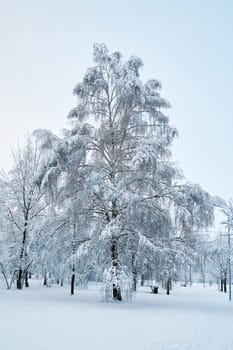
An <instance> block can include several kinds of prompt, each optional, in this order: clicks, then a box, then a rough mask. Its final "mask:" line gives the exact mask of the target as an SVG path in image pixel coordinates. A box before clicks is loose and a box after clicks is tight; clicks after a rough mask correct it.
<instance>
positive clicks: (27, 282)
mask: <svg viewBox="0 0 233 350" xmlns="http://www.w3.org/2000/svg"><path fill="white" fill-rule="evenodd" d="M28 275H29V273H28V271H26V273H25V287H27V288H28V287H29V281H28Z"/></svg>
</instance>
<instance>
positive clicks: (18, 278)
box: [16, 268, 23, 289]
mask: <svg viewBox="0 0 233 350" xmlns="http://www.w3.org/2000/svg"><path fill="white" fill-rule="evenodd" d="M22 279H23V270H22V268H19V269H18V276H17V282H16V287H17V289H22V287H23V286H22Z"/></svg>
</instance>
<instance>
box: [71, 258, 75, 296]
mask: <svg viewBox="0 0 233 350" xmlns="http://www.w3.org/2000/svg"><path fill="white" fill-rule="evenodd" d="M74 284H75V268H74V265H73V267H72V276H71V284H70V294H71V295H74Z"/></svg>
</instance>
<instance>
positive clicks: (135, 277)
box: [132, 253, 137, 292]
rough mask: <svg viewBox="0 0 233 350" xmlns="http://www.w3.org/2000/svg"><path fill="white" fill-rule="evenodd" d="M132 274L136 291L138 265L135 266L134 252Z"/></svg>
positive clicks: (133, 287) (133, 255)
mask: <svg viewBox="0 0 233 350" xmlns="http://www.w3.org/2000/svg"><path fill="white" fill-rule="evenodd" d="M132 275H133V286H132V289H133V291H134V292H136V291H137V267H136V266H135V254H134V253H133V254H132Z"/></svg>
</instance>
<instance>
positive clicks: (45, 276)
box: [43, 270, 47, 286]
mask: <svg viewBox="0 0 233 350" xmlns="http://www.w3.org/2000/svg"><path fill="white" fill-rule="evenodd" d="M43 285H44V286H47V272H46V270H45V271H44V282H43Z"/></svg>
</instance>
